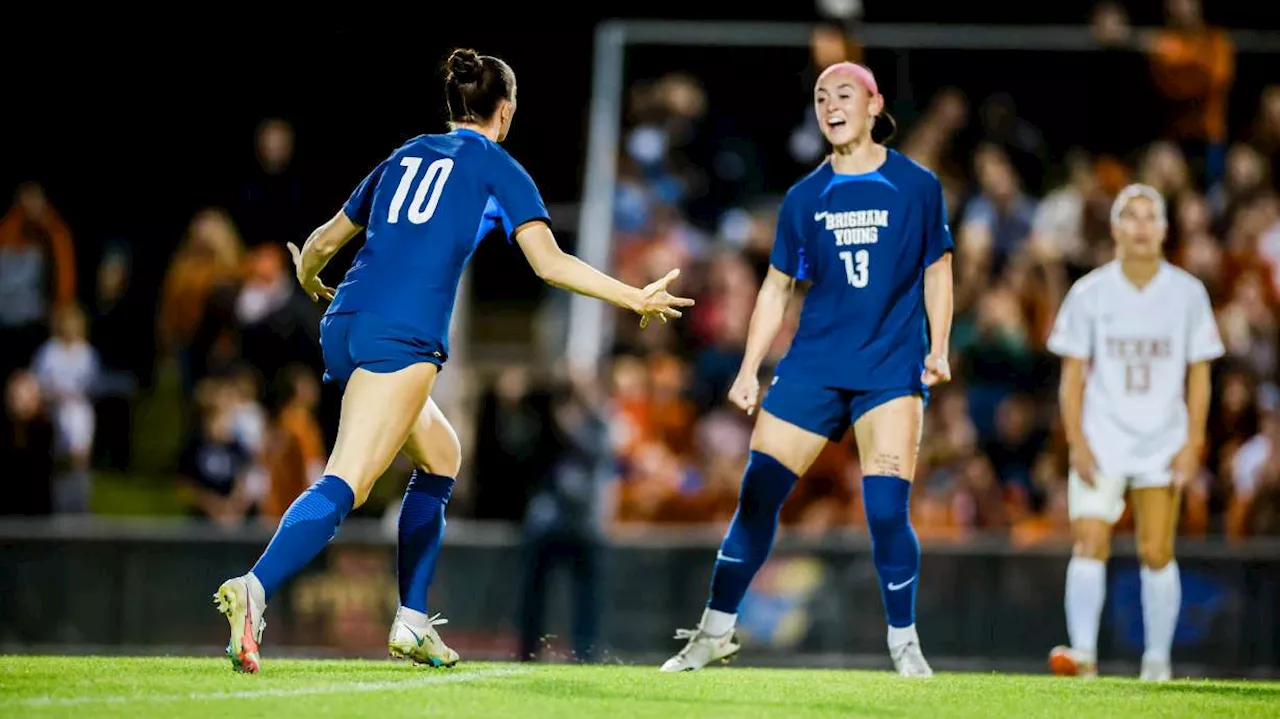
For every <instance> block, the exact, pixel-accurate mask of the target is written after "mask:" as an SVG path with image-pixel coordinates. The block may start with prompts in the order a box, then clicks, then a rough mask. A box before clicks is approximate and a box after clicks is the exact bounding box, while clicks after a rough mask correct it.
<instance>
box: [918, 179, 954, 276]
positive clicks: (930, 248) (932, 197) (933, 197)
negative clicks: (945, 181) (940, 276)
mask: <svg viewBox="0 0 1280 719" xmlns="http://www.w3.org/2000/svg"><path fill="white" fill-rule="evenodd" d="M931 179H932V182H930V183H929V196H928V198H927V201H926V202H925V207H926V211H927V212H928V214H927V215H925V226H924V266H925V267H928V266H930V265H932V264H933V263H935V262H937V261H938V260H940V259H942V256H943V255H945V254H947V253H948V252H952V251H954V250H955V247H956V246H955V242H954V241H952V239H951V225H949V224H947V198H946V197H944V196H943V194H942V183H941V182H939V181H938V178H936V177H934V178H931Z"/></svg>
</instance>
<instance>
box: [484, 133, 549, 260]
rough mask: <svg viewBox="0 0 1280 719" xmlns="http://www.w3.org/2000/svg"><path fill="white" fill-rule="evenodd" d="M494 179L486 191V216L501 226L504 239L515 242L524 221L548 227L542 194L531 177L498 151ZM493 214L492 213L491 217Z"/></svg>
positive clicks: (517, 164) (505, 154)
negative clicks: (505, 236) (487, 201)
mask: <svg viewBox="0 0 1280 719" xmlns="http://www.w3.org/2000/svg"><path fill="white" fill-rule="evenodd" d="M494 160H495V162H494V164H495V165H496V167H495V168H494V171H493V173H491V177H492V178H493V179H492V181H491V184H490V187H489V191H490V192H492V193H493V195H492V197H491V199H490V201H489V203H488V205H489V206H488V207H486V212H485V214H486V215H489V216H491V217H493V219H495V220H498V221H500V222H501V223H502V227H503V230H504V231H505V232H506V234H507V240H508V241H510V240H514V239H515V232H516V229H517V228H518V227H520V226H521V225H523V224H525V223H527V222H535V221H536V222H544V223H546V224H547V226H550V225H551V217H550V216H549V215H548V213H547V206H546V204H545V203H543V201H542V193H540V192H538V186H537V185H535V184H533V178H532V177H530V176H529V173H528V172H526V171H525V169H524V167H522V166H521V165H520V163H519V162H516V160H515V158H513V157H512V156H510V155H508V154H507V153H506V152H505V151H501V150H499V151H498V153H497V154H496V157H495V158H494ZM491 213H492V214H491Z"/></svg>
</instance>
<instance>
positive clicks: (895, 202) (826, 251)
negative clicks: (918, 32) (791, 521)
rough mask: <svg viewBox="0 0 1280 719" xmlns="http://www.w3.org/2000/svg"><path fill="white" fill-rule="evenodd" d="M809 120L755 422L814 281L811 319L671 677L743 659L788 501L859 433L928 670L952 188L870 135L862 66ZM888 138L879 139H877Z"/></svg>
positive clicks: (774, 277) (885, 546)
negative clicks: (923, 555)
mask: <svg viewBox="0 0 1280 719" xmlns="http://www.w3.org/2000/svg"><path fill="white" fill-rule="evenodd" d="M813 101H814V112H815V113H816V114H817V117H818V122H819V125H820V126H821V128H822V132H823V134H824V135H825V136H826V139H827V140H828V142H830V143H831V146H832V153H831V155H830V156H829V157H828V158H827V160H826V161H825V162H823V163H822V165H821V166H819V167H818V168H817V169H816V170H814V171H813V172H811V173H810V174H809V175H808V176H807V177H805V178H803V179H802V180H800V181H799V182H797V183H796V184H795V185H793V186H792V187H791V189H790V190H789V191H788V192H787V194H786V198H785V199H784V200H783V203H782V208H781V210H780V212H779V216H778V229H777V237H776V240H775V243H774V247H773V254H772V256H771V257H770V267H769V271H768V275H767V276H766V277H765V280H764V285H763V286H762V287H761V288H760V293H759V295H758V297H757V299H756V306H755V310H754V312H753V313H752V316H751V326H750V331H749V334H748V337H747V347H746V352H745V355H744V359H743V363H742V367H741V368H740V370H739V372H738V377H737V380H736V381H735V382H734V384H733V388H732V389H731V390H730V393H729V399H730V401H732V402H733V403H734V404H735V405H737V406H738V407H740V408H742V409H743V410H745V411H746V412H747V413H748V414H751V413H753V412H754V411H755V409H756V408H757V405H758V404H759V398H760V382H759V372H760V366H761V363H762V362H763V361H764V357H765V354H766V352H767V351H768V349H769V347H770V346H771V345H772V344H773V341H774V338H775V337H776V336H777V334H778V331H779V329H780V328H781V326H782V321H783V317H784V315H785V313H786V309H787V305H788V304H789V302H790V301H791V297H792V295H793V293H794V291H795V288H796V285H797V284H800V283H806V284H807V285H808V286H809V289H808V292H807V294H806V296H805V300H804V308H803V311H802V313H801V316H800V325H799V328H798V329H797V331H796V334H795V339H794V340H793V341H792V344H791V348H790V349H789V350H788V352H787V354H786V356H785V357H784V358H783V359H782V361H781V362H780V363H779V364H778V368H777V371H776V373H775V374H774V377H773V381H772V383H771V385H770V387H769V390H768V394H767V396H766V397H765V399H764V403H763V405H759V406H760V410H761V411H760V414H759V418H758V419H757V420H756V426H755V430H754V432H753V434H752V437H751V454H750V457H749V459H748V461H747V467H746V471H745V473H744V475H743V478H742V490H741V494H740V496H739V500H738V510H737V512H736V513H735V514H734V517H733V521H732V523H731V524H730V526H729V532H728V534H727V535H726V536H725V538H724V541H723V543H722V544H721V545H720V551H719V552H718V553H717V555H716V562H715V568H714V571H713V573H712V579H711V596H710V599H709V601H708V602H707V606H706V610H705V611H704V612H703V615H702V621H701V622H700V623H699V624H698V628H697V629H694V630H687V629H682V630H680V631H678V632H677V633H676V637H677V638H680V639H687V640H688V641H687V643H686V644H685V646H684V648H683V649H681V650H680V652H679V653H678V654H676V655H675V656H674V657H672V658H671V659H669V660H667V662H666V663H665V664H663V665H662V671H666V672H676V671H689V670H696V669H701V668H703V667H704V666H706V665H707V664H709V663H711V662H713V661H716V660H723V659H728V658H729V657H731V656H733V655H734V654H735V653H737V651H738V648H739V646H738V642H737V640H736V638H735V634H734V627H735V624H736V621H737V614H738V607H739V605H740V604H741V603H742V599H743V596H744V595H745V594H746V591H747V587H748V586H749V585H750V584H751V580H752V578H753V577H755V575H756V572H757V571H758V570H759V569H760V567H761V565H763V564H764V562H765V560H766V559H767V558H768V556H769V552H770V550H771V548H772V545H773V539H774V534H775V532H776V531H777V526H778V513H779V511H780V510H781V508H782V504H783V502H784V501H785V500H786V498H787V496H788V495H789V494H790V492H791V490H792V488H793V487H794V486H795V483H796V480H797V478H798V477H799V476H801V475H803V474H804V473H805V472H806V471H807V470H808V469H809V467H810V466H811V465H812V464H813V462H814V460H815V459H817V457H818V454H819V453H820V452H822V450H823V447H824V446H825V445H826V443H827V442H829V441H830V442H838V441H841V440H842V438H843V437H844V435H845V433H846V431H847V430H848V429H849V427H850V426H852V427H853V430H854V435H855V437H856V441H857V445H858V454H859V456H860V457H861V463H862V471H863V480H862V481H863V488H862V496H863V502H864V505H865V508H866V516H867V524H868V525H869V528H870V531H871V544H872V554H873V557H874V560H875V566H876V571H877V574H878V576H879V581H880V589H881V599H882V601H883V604H884V609H885V616H886V619H887V623H888V626H889V629H888V645H889V654H890V656H891V657H892V658H893V663H894V666H895V668H896V669H897V671H898V673H899V674H901V675H903V676H912V677H927V676H931V675H932V673H933V672H932V670H931V669H930V667H929V664H928V662H926V661H925V658H924V654H923V652H922V651H921V648H920V638H919V636H918V635H917V632H916V627H915V599H916V589H917V587H918V586H919V581H918V580H919V569H920V545H919V543H918V542H917V540H916V535H915V532H914V530H913V529H912V527H911V522H910V519H909V503H910V494H911V480H912V477H913V475H914V473H915V468H916V456H917V453H918V450H919V443H920V428H921V421H922V417H923V411H924V401H925V399H926V397H927V395H928V388H929V387H931V386H933V385H935V384H938V383H940V382H946V381H948V380H949V379H950V378H951V369H950V367H949V365H948V362H947V345H948V342H949V340H950V332H951V315H952V310H951V308H952V291H951V252H952V249H953V243H952V240H951V231H950V228H949V227H948V226H947V210H946V204H945V202H944V200H943V196H942V185H941V184H940V183H939V181H938V178H937V177H936V176H935V175H934V174H933V173H932V172H930V171H929V170H926V169H925V168H923V167H921V166H920V165H917V164H916V163H914V162H912V161H911V160H909V159H907V158H906V157H904V156H903V155H902V154H900V153H898V152H897V151H895V150H890V149H888V148H886V147H885V146H884V145H883V144H882V142H883V141H885V140H887V138H886V137H884V136H883V135H882V136H881V137H879V138H877V137H875V136H873V129H874V128H875V125H876V123H877V121H878V120H886V121H888V122H889V130H890V134H891V131H892V121H891V120H890V119H889V118H888V116H887V115H886V114H885V113H884V97H883V96H882V95H881V94H880V92H879V89H878V85H877V83H876V78H875V76H874V75H873V74H872V73H871V71H870V70H868V69H867V68H866V67H864V66H862V65H857V64H854V63H850V62H843V63H839V64H836V65H832V66H831V67H828V68H827V69H826V70H825V71H823V73H822V74H821V75H820V76H819V78H818V81H817V84H816V86H815V87H814V96H813ZM877 140H879V141H877Z"/></svg>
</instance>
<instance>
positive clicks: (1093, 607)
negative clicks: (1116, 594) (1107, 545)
mask: <svg viewBox="0 0 1280 719" xmlns="http://www.w3.org/2000/svg"><path fill="white" fill-rule="evenodd" d="M1065 599H1066V602H1065V604H1066V610H1067V635H1068V636H1070V637H1071V648H1072V649H1075V650H1077V651H1081V652H1088V653H1089V654H1091V655H1096V654H1097V652H1098V624H1099V623H1100V622H1101V620H1102V605H1103V603H1104V602H1106V599H1107V563H1106V562H1104V561H1102V560H1100V559H1090V558H1087V557H1072V558H1071V561H1070V562H1069V563H1067V591H1066V597H1065Z"/></svg>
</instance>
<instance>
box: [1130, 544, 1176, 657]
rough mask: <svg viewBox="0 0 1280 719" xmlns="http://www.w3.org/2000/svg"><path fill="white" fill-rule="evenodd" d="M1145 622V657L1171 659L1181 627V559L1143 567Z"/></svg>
mask: <svg viewBox="0 0 1280 719" xmlns="http://www.w3.org/2000/svg"><path fill="white" fill-rule="evenodd" d="M1140 575H1141V577H1142V626H1143V629H1144V630H1145V632H1144V633H1145V634H1146V640H1147V651H1146V653H1145V654H1143V658H1144V659H1153V660H1156V661H1163V662H1167V661H1169V654H1170V652H1171V651H1172V650H1173V632H1174V630H1175V629H1177V627H1178V611H1179V610H1180V609H1181V608H1182V577H1181V575H1179V574H1178V563H1177V562H1169V563H1168V564H1167V565H1165V566H1164V568H1163V569H1150V568H1148V567H1143V568H1142V571H1141V572H1140Z"/></svg>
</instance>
